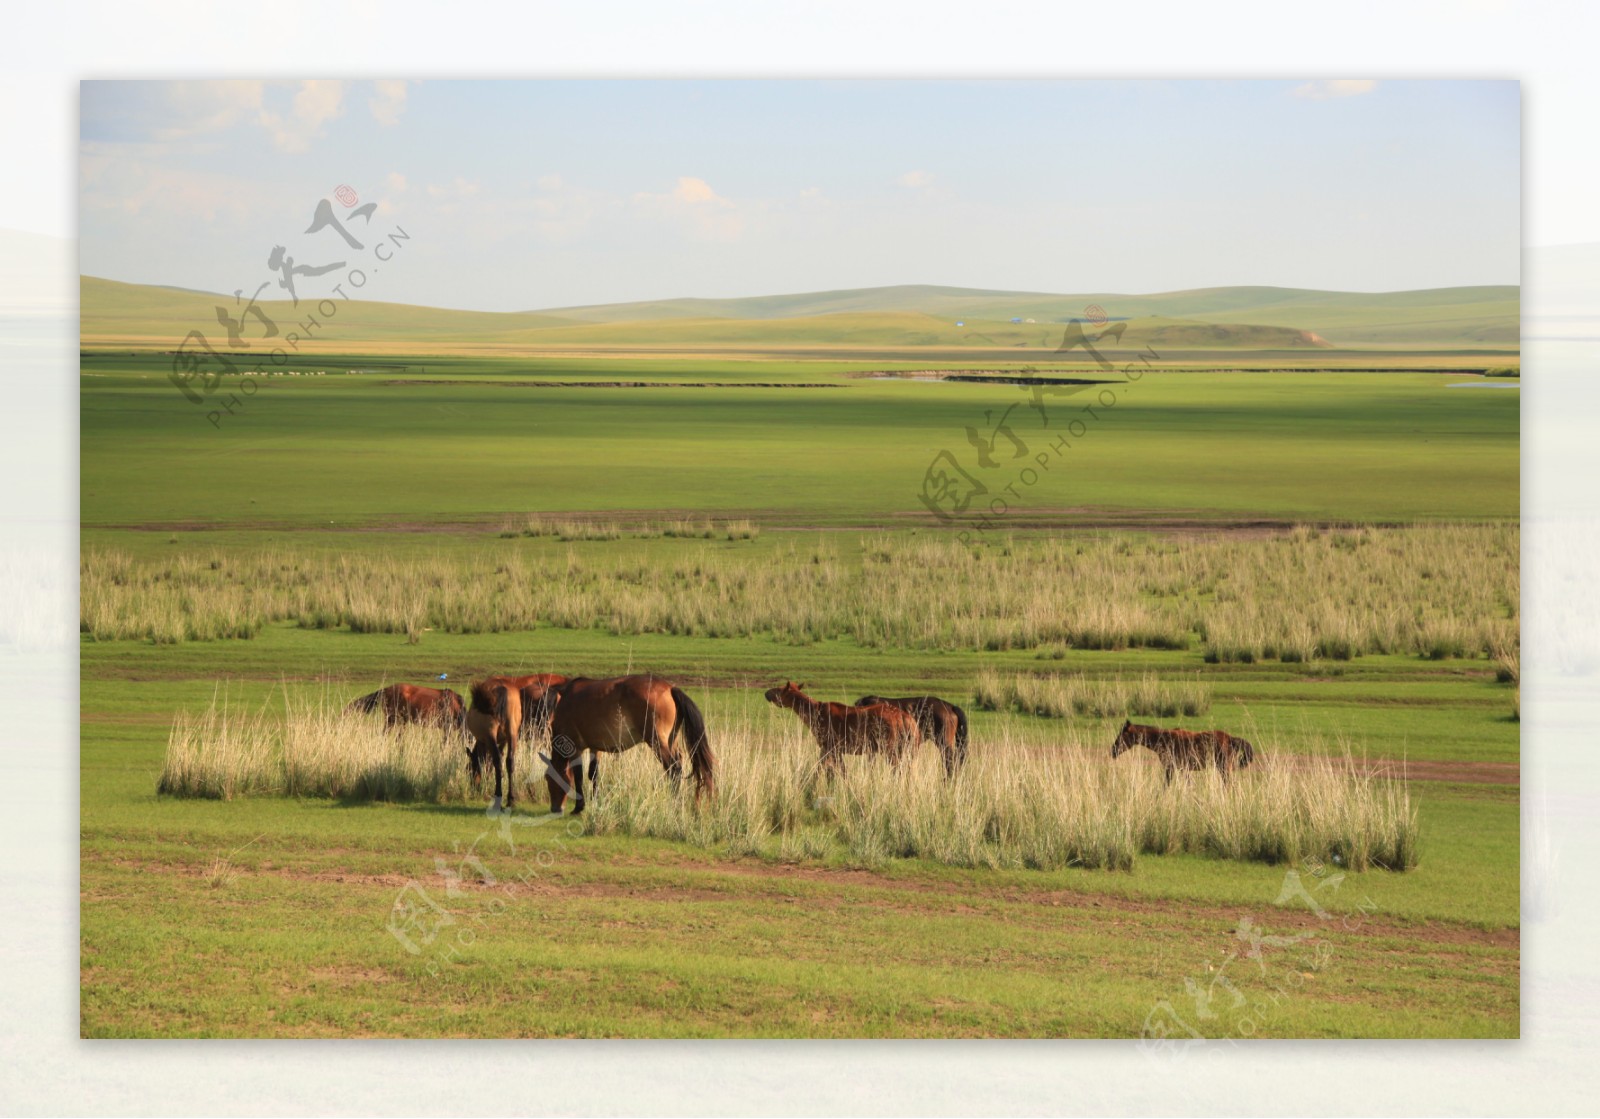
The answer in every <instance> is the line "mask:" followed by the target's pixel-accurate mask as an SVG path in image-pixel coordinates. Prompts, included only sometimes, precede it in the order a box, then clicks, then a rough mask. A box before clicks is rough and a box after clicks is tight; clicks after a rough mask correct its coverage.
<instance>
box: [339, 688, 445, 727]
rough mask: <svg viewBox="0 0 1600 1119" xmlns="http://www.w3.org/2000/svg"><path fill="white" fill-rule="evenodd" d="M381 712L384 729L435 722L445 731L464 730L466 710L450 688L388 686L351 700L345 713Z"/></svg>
mask: <svg viewBox="0 0 1600 1119" xmlns="http://www.w3.org/2000/svg"><path fill="white" fill-rule="evenodd" d="M379 709H381V710H382V711H383V724H384V726H387V727H394V726H399V725H400V724H401V723H437V724H438V725H439V726H441V727H444V728H445V729H446V730H448V729H449V728H451V727H458V728H462V729H465V727H464V724H465V720H466V717H467V709H466V706H465V705H464V704H462V702H461V697H460V696H459V695H457V694H456V693H455V692H453V691H451V690H450V689H449V688H422V687H418V686H417V685H416V684H390V685H389V686H388V687H387V688H380V689H379V690H377V691H375V692H372V693H370V694H368V695H364V696H362V697H361V698H359V699H353V700H351V701H350V704H349V706H347V707H346V708H345V711H346V712H350V713H355V712H371V711H375V710H379Z"/></svg>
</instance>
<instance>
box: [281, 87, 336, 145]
mask: <svg viewBox="0 0 1600 1119" xmlns="http://www.w3.org/2000/svg"><path fill="white" fill-rule="evenodd" d="M343 111H344V82H341V81H326V80H311V81H304V82H300V83H299V88H298V89H297V90H296V92H295V95H294V100H293V102H292V103H291V104H290V109H289V113H288V115H287V116H285V115H284V114H282V113H276V112H273V111H271V110H269V109H265V108H263V109H262V110H261V117H260V119H261V127H263V128H265V129H266V130H267V132H268V133H270V134H271V136H272V142H273V143H274V144H276V145H277V146H278V150H279V151H284V152H303V151H305V150H306V149H307V148H309V147H310V146H311V141H312V140H314V139H316V138H318V137H320V136H321V135H322V126H323V125H324V124H326V123H327V122H328V121H330V120H332V119H333V118H334V117H337V116H338V115H339V114H340V113H342V112H343Z"/></svg>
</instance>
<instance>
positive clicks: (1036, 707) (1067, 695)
mask: <svg viewBox="0 0 1600 1119" xmlns="http://www.w3.org/2000/svg"><path fill="white" fill-rule="evenodd" d="M973 702H974V703H976V704H977V706H978V707H980V708H982V709H983V710H986V711H1015V712H1017V713H1018V714H1022V715H1043V716H1046V717H1050V718H1058V719H1064V718H1068V717H1070V716H1074V715H1076V716H1079V717H1087V718H1095V719H1113V718H1114V719H1122V718H1128V717H1131V716H1134V715H1140V716H1145V717H1149V718H1160V719H1175V718H1178V717H1179V716H1183V715H1204V714H1205V713H1206V712H1207V711H1209V710H1211V689H1210V688H1208V687H1206V686H1205V685H1204V684H1202V683H1201V682H1200V677H1199V674H1198V673H1197V674H1196V675H1195V677H1194V678H1193V679H1192V680H1189V679H1173V678H1170V677H1169V678H1162V677H1161V676H1158V675H1157V674H1156V673H1154V672H1147V673H1145V674H1144V675H1143V676H1140V677H1138V678H1137V679H1135V680H1131V681H1124V680H1123V679H1122V678H1121V677H1119V676H1113V677H1109V678H1103V679H1100V678H1090V677H1087V676H1084V675H1081V674H1078V675H1060V674H1049V675H1030V674H1028V673H1022V672H1015V673H1000V672H996V671H994V670H993V669H983V670H982V671H980V672H979V673H978V683H977V686H976V688H975V689H974V691H973Z"/></svg>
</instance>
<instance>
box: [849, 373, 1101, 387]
mask: <svg viewBox="0 0 1600 1119" xmlns="http://www.w3.org/2000/svg"><path fill="white" fill-rule="evenodd" d="M845 376H846V377H849V378H852V379H855V380H881V381H965V382H968V383H971V384H983V385H989V384H993V385H1115V384H1121V383H1122V382H1120V381H1108V380H1106V379H1105V378H1103V377H1047V376H1039V375H1036V374H1030V373H1022V372H1019V371H1017V370H1015V369H866V370H862V371H860V372H857V373H846V374H845Z"/></svg>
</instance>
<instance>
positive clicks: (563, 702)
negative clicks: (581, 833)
mask: <svg viewBox="0 0 1600 1119" xmlns="http://www.w3.org/2000/svg"><path fill="white" fill-rule="evenodd" d="M552 690H553V691H555V692H556V705H555V714H554V716H553V717H552V718H551V720H550V753H551V757H549V758H546V759H544V760H545V762H546V768H545V783H546V784H547V785H548V786H549V789H550V811H551V812H560V811H561V808H562V805H563V804H564V803H565V802H566V797H567V792H568V790H571V791H572V794H573V807H572V811H573V814H574V815H576V814H577V813H579V812H582V811H583V804H584V801H583V766H582V764H581V760H582V755H583V752H584V751H585V750H588V751H591V753H592V754H593V755H595V760H592V761H591V762H590V769H589V775H590V777H591V778H593V776H594V773H595V764H596V761H597V760H598V755H600V754H620V753H621V752H622V751H624V750H631V749H633V747H635V746H637V745H638V744H639V743H641V742H648V743H649V744H650V748H651V749H652V750H654V751H655V754H656V757H657V758H658V759H659V760H660V762H661V768H663V769H664V770H666V771H667V775H668V776H669V777H671V778H672V781H673V784H674V785H676V784H677V783H678V782H679V781H680V780H681V779H682V777H683V753H682V751H680V749H679V747H678V745H677V738H678V735H679V732H682V734H683V739H684V744H685V746H686V747H687V752H688V755H689V762H690V764H691V765H692V766H693V767H694V786H695V789H694V798H695V801H696V803H698V802H699V800H700V798H701V796H703V795H707V794H713V793H715V792H716V765H717V761H716V757H715V756H714V755H713V754H712V752H711V741H710V739H709V738H707V737H706V720H705V716H704V715H702V714H701V713H700V708H699V707H697V706H695V702H694V700H692V699H690V698H689V697H688V696H687V695H686V694H684V691H683V689H682V688H680V687H678V686H677V685H675V684H673V683H672V682H671V681H668V680H663V679H662V678H661V677H659V676H648V675H646V676H616V677H613V678H611V679H609V680H590V679H587V678H585V677H582V676H580V677H577V678H576V679H573V680H568V681H567V682H566V683H565V684H557V685H555V687H554V688H553V689H552Z"/></svg>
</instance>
